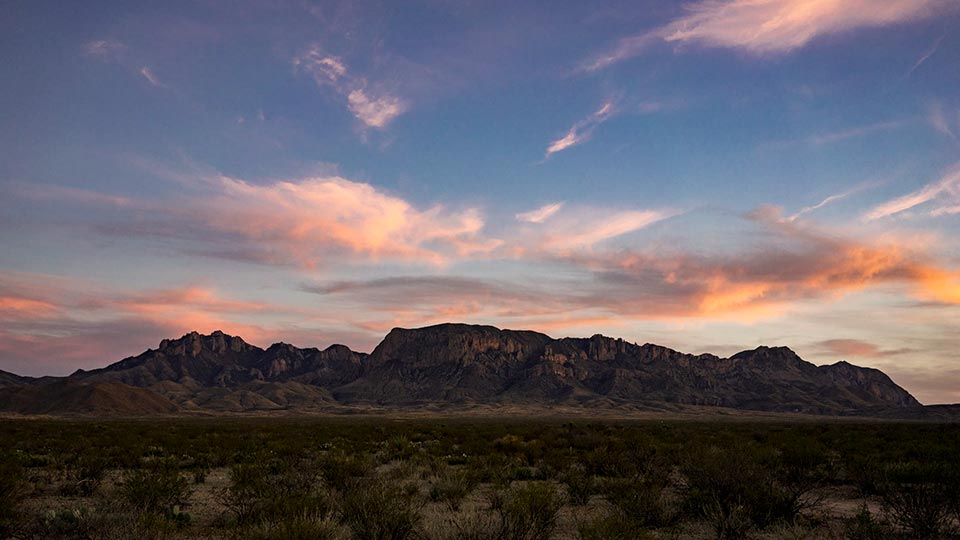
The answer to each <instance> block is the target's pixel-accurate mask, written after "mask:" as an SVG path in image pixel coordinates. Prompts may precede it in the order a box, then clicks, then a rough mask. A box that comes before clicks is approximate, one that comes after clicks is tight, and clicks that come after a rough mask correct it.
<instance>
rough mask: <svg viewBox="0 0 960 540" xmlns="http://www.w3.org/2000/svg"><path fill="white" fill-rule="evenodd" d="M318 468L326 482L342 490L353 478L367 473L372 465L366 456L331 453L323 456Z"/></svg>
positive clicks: (371, 468)
mask: <svg viewBox="0 0 960 540" xmlns="http://www.w3.org/2000/svg"><path fill="white" fill-rule="evenodd" d="M320 468H321V470H322V471H323V478H324V479H325V480H326V481H327V484H329V485H330V486H331V487H334V488H336V489H338V490H340V491H343V490H344V489H346V488H347V486H348V485H349V484H350V483H351V482H352V481H353V480H354V479H356V478H361V477H363V476H366V475H367V474H369V473H370V471H371V470H373V465H372V464H371V463H370V459H369V458H368V457H367V456H360V455H349V454H346V453H333V454H328V455H327V456H325V457H324V459H323V460H322V461H321V463H320Z"/></svg>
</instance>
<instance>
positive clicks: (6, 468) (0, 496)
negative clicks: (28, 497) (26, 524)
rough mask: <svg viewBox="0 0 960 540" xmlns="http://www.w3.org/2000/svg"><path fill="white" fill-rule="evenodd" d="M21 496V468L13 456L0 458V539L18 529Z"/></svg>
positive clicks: (11, 534)
mask: <svg viewBox="0 0 960 540" xmlns="http://www.w3.org/2000/svg"><path fill="white" fill-rule="evenodd" d="M22 494H23V467H21V466H20V463H19V462H17V461H16V459H14V457H13V456H0V538H7V537H10V536H13V534H14V533H15V532H16V530H17V529H18V526H19V522H20V502H21V496H22Z"/></svg>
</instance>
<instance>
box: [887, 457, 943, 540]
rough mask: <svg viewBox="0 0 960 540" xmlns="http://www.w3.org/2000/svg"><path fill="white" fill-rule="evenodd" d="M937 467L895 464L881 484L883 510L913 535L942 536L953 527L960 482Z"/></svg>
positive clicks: (922, 537)
mask: <svg viewBox="0 0 960 540" xmlns="http://www.w3.org/2000/svg"><path fill="white" fill-rule="evenodd" d="M950 480H951V479H950V478H949V477H948V476H947V475H945V474H944V471H942V470H940V469H939V468H936V467H929V466H923V465H919V464H901V465H899V466H896V467H893V468H892V469H891V470H890V471H889V473H888V478H887V480H886V482H885V483H884V485H883V488H882V499H883V509H884V512H885V513H886V514H887V516H889V518H890V520H891V521H892V522H893V523H895V524H897V525H898V526H900V527H901V528H902V529H903V530H904V531H906V532H907V534H908V535H909V537H910V538H916V539H921V540H922V539H927V538H940V537H942V536H944V535H945V534H946V532H947V531H948V529H949V528H950V527H951V525H952V523H951V521H952V516H951V510H952V508H951V506H952V503H953V501H952V499H953V490H956V489H957V486H956V485H955V484H953V482H952V481H950Z"/></svg>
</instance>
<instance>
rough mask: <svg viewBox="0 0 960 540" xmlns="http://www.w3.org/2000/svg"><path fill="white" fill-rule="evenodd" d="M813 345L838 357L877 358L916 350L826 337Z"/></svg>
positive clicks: (858, 340) (859, 340)
mask: <svg viewBox="0 0 960 540" xmlns="http://www.w3.org/2000/svg"><path fill="white" fill-rule="evenodd" d="M814 346H815V347H817V348H818V349H820V350H821V351H823V352H824V353H825V354H828V355H831V356H840V357H858V358H878V357H884V356H898V355H901V354H907V353H911V352H916V351H915V350H914V349H909V348H900V349H882V348H880V347H879V346H878V345H876V344H875V343H871V342H869V341H863V340H861V339H827V340H824V341H820V342H818V343H815V344H814Z"/></svg>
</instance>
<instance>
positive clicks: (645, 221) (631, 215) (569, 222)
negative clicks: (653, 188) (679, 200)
mask: <svg viewBox="0 0 960 540" xmlns="http://www.w3.org/2000/svg"><path fill="white" fill-rule="evenodd" d="M678 213H679V212H677V211H675V210H613V209H610V208H580V209H577V210H576V211H568V212H565V213H564V216H563V219H560V218H554V219H551V220H549V221H548V222H547V225H548V227H547V228H546V229H545V230H543V231H542V232H540V231H538V232H539V236H538V238H537V241H536V245H537V247H538V248H539V249H540V250H542V251H545V252H551V253H569V252H571V251H578V250H585V249H586V250H589V249H591V248H593V247H594V246H596V245H597V244H600V243H602V242H604V241H606V240H610V239H613V238H617V237H619V236H623V235H625V234H628V233H631V232H634V231H638V230H640V229H643V228H646V227H649V226H650V225H653V224H654V223H657V222H660V221H663V220H665V219H668V218H671V217H673V216H675V215H677V214H678Z"/></svg>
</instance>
